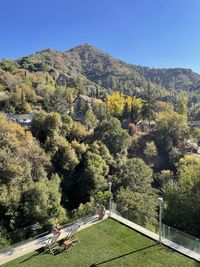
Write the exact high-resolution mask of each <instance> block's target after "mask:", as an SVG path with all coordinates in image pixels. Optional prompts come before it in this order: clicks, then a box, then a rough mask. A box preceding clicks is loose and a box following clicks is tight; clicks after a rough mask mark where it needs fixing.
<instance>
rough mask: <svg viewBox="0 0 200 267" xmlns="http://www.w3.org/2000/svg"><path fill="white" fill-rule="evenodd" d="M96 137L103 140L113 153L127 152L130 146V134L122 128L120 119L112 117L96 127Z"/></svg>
mask: <svg viewBox="0 0 200 267" xmlns="http://www.w3.org/2000/svg"><path fill="white" fill-rule="evenodd" d="M94 138H95V139H97V140H101V141H102V142H103V143H104V144H105V145H106V146H107V147H108V149H109V151H110V153H111V154H116V153H121V152H125V151H126V150H127V148H128V146H129V135H128V133H127V132H126V131H125V130H123V129H122V127H121V124H120V122H119V120H118V119H116V118H113V117H110V119H109V120H104V121H102V123H101V124H100V125H99V126H97V127H96V128H95V131H94Z"/></svg>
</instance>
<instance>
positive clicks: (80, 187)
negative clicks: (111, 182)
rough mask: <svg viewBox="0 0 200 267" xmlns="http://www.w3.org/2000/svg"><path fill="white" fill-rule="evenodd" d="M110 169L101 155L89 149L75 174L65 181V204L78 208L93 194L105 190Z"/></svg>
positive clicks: (71, 207) (70, 207)
mask: <svg viewBox="0 0 200 267" xmlns="http://www.w3.org/2000/svg"><path fill="white" fill-rule="evenodd" d="M108 171H109V166H108V164H107V163H106V161H105V160H104V159H103V158H102V157H101V155H99V154H96V153H93V152H91V151H89V150H88V151H87V152H86V154H85V156H84V158H83V160H82V161H81V162H80V164H79V165H77V167H76V168H75V170H74V172H73V174H72V175H70V176H69V177H66V178H65V180H64V181H63V193H64V194H63V205H65V206H66V207H68V208H69V209H70V210H71V209H74V208H77V207H78V206H79V204H80V203H83V204H84V203H86V202H88V201H89V200H90V197H91V196H92V195H93V194H95V193H96V192H98V191H101V190H104V189H105V188H106V186H107V183H106V179H105V177H106V175H107V174H108Z"/></svg>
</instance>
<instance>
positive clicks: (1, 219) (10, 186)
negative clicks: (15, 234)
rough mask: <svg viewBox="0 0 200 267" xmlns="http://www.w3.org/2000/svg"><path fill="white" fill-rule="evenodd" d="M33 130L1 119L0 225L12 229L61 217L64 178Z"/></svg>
mask: <svg viewBox="0 0 200 267" xmlns="http://www.w3.org/2000/svg"><path fill="white" fill-rule="evenodd" d="M50 168H51V162H50V160H49V158H48V157H47V155H46V154H45V152H44V151H43V149H42V148H41V147H39V144H38V143H37V141H36V140H35V139H34V138H33V137H32V135H31V133H30V132H29V131H25V130H24V129H23V128H22V127H21V126H20V125H18V124H16V123H12V122H8V121H6V120H5V119H3V117H2V118H1V119H0V173H1V176H0V207H1V209H0V224H1V225H2V226H3V227H4V228H5V229H7V230H8V231H9V230H14V229H17V228H22V227H25V226H28V225H31V224H34V223H36V222H39V223H43V222H44V221H46V220H48V219H49V218H52V217H55V216H56V217H57V216H58V217H59V216H60V215H61V214H62V213H63V210H62V208H61V206H60V200H61V194H60V192H59V187H60V178H59V177H58V176H57V175H52V174H51V172H50Z"/></svg>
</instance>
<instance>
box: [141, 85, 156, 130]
mask: <svg viewBox="0 0 200 267" xmlns="http://www.w3.org/2000/svg"><path fill="white" fill-rule="evenodd" d="M144 99H145V102H144V104H143V106H142V115H143V118H147V119H148V122H149V125H150V124H151V120H152V119H154V117H155V95H154V91H153V90H152V86H151V83H150V82H148V85H147V91H146V93H145V94H144Z"/></svg>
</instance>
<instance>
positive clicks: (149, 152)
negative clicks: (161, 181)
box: [144, 141, 157, 165]
mask: <svg viewBox="0 0 200 267" xmlns="http://www.w3.org/2000/svg"><path fill="white" fill-rule="evenodd" d="M144 155H145V157H146V160H147V162H148V163H149V164H150V165H151V162H152V160H153V158H155V157H156V156H157V148H156V145H155V143H154V141H151V142H147V143H146V146H145V148H144Z"/></svg>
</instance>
